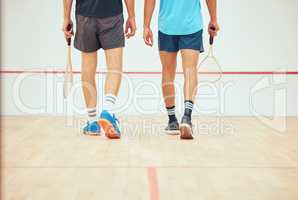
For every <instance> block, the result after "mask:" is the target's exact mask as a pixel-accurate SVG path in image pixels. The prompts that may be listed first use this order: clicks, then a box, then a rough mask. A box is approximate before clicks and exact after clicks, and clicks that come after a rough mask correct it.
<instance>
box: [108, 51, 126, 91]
mask: <svg viewBox="0 0 298 200" xmlns="http://www.w3.org/2000/svg"><path fill="white" fill-rule="evenodd" d="M105 55H106V63H107V67H108V73H107V76H106V80H105V94H113V95H115V96H117V95H118V92H119V88H120V84H121V78H122V57H123V48H115V49H109V50H105Z"/></svg>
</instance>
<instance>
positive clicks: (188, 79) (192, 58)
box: [180, 49, 199, 139]
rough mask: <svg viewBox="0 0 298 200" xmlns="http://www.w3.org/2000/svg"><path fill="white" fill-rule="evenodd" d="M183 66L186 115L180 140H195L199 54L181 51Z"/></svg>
mask: <svg viewBox="0 0 298 200" xmlns="http://www.w3.org/2000/svg"><path fill="white" fill-rule="evenodd" d="M181 55H182V66H183V72H184V99H185V103H184V107H185V108H184V115H183V117H182V120H181V124H180V138H181V139H193V136H192V135H193V133H192V123H191V114H192V109H193V103H194V100H195V97H196V94H197V84H198V74H197V73H198V70H197V65H198V59H199V53H198V51H195V50H190V49H183V50H181Z"/></svg>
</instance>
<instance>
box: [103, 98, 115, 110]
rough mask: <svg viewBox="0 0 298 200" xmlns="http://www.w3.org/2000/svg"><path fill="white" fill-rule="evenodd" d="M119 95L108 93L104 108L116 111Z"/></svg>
mask: <svg viewBox="0 0 298 200" xmlns="http://www.w3.org/2000/svg"><path fill="white" fill-rule="evenodd" d="M116 101H117V97H116V96H114V95H112V94H106V95H105V96H104V100H103V110H106V111H108V112H112V113H113V112H115V105H116Z"/></svg>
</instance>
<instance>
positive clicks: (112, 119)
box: [98, 110, 121, 139]
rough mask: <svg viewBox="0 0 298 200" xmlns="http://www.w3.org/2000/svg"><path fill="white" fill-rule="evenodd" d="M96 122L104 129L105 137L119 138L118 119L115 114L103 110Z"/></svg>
mask: <svg viewBox="0 0 298 200" xmlns="http://www.w3.org/2000/svg"><path fill="white" fill-rule="evenodd" d="M98 123H99V124H100V126H101V127H102V129H103V130H104V132H105V135H106V137H107V138H110V139H119V138H120V136H121V134H120V129H119V120H118V119H117V118H116V116H115V114H111V113H109V112H108V111H106V110H103V111H102V112H101V114H100V117H99V121H98Z"/></svg>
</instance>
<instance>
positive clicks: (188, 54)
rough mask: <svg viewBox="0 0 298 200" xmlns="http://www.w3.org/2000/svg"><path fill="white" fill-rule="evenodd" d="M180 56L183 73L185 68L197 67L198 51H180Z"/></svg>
mask: <svg viewBox="0 0 298 200" xmlns="http://www.w3.org/2000/svg"><path fill="white" fill-rule="evenodd" d="M181 56H182V66H183V70H184V71H185V69H187V68H194V67H197V66H198V61H199V51H197V50H193V49H182V50H181Z"/></svg>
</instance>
